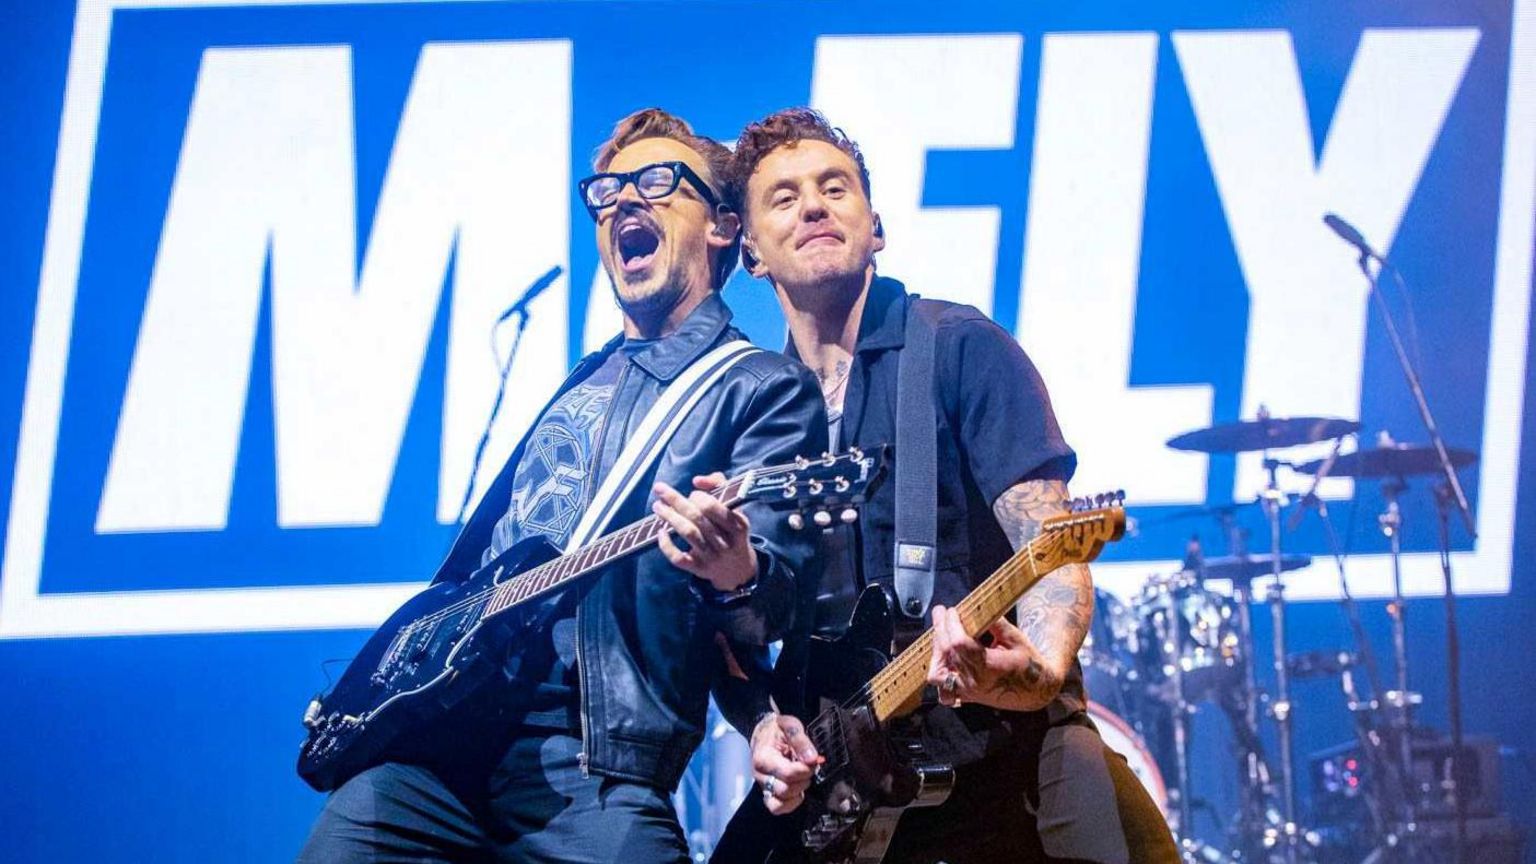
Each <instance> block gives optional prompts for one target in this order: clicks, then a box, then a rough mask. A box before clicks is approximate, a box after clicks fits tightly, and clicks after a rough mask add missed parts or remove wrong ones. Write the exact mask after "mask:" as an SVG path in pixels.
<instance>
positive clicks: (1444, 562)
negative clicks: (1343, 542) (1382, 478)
mask: <svg viewBox="0 0 1536 864" xmlns="http://www.w3.org/2000/svg"><path fill="white" fill-rule="evenodd" d="M1426 410H1428V409H1426ZM1435 440H1437V441H1438V440H1439V438H1438V436H1437V437H1436V439H1435ZM1440 449H1441V455H1442V456H1444V455H1445V454H1444V446H1443V445H1442V447H1441V448H1440ZM1455 478H1456V473H1455V472H1454V471H1452V472H1451V479H1452V480H1455ZM1460 491H1461V490H1460V488H1454V487H1452V486H1450V485H1449V484H1447V483H1438V484H1436V485H1435V511H1436V513H1437V514H1438V516H1439V522H1440V572H1441V573H1443V574H1444V576H1445V660H1446V666H1447V667H1448V669H1447V672H1446V685H1447V691H1448V693H1447V698H1448V700H1449V701H1450V719H1451V757H1450V759H1451V764H1450V766H1449V767H1450V770H1449V771H1447V772H1446V780H1445V787H1446V788H1445V792H1446V794H1447V795H1448V796H1449V797H1450V799H1451V804H1452V806H1453V807H1454V808H1455V811H1456V845H1455V847H1454V848H1455V850H1456V858H1455V860H1456V864H1461V862H1462V860H1463V857H1464V855H1465V854H1466V849H1467V801H1466V796H1464V795H1462V794H1461V793H1460V790H1459V788H1458V784H1460V782H1461V774H1460V773H1458V772H1459V770H1460V768H1461V758H1462V734H1461V733H1462V730H1461V633H1460V631H1459V630H1457V628H1456V589H1455V587H1454V586H1453V585H1452V584H1451V512H1450V511H1451V506H1452V505H1453V504H1455V503H1458V499H1457V497H1456V496H1457V494H1458V493H1459V492H1460ZM1459 503H1460V504H1461V506H1462V507H1463V508H1465V507H1466V500H1465V498H1461V499H1460V501H1459ZM1463 514H1465V510H1463ZM1474 536H1476V535H1474Z"/></svg>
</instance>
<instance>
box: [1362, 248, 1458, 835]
mask: <svg viewBox="0 0 1536 864" xmlns="http://www.w3.org/2000/svg"><path fill="white" fill-rule="evenodd" d="M1372 258H1375V259H1376V261H1377V263H1378V264H1379V265H1380V266H1379V267H1378V269H1377V272H1376V273H1372V272H1371V267H1370V262H1371V259H1372ZM1359 265H1360V272H1361V273H1364V274H1365V279H1366V282H1368V283H1369V284H1370V286H1371V298H1372V299H1373V300H1374V301H1375V303H1376V308H1377V310H1378V311H1380V312H1381V319H1382V322H1383V323H1384V324H1385V325H1386V328H1387V336H1388V338H1389V339H1390V341H1391V343H1392V351H1393V353H1394V354H1396V355H1397V362H1398V365H1399V366H1401V367H1402V369H1403V377H1404V378H1406V379H1407V381H1408V389H1409V390H1410V391H1411V392H1412V394H1413V400H1414V405H1415V406H1416V407H1417V408H1418V410H1419V419H1420V420H1422V421H1423V422H1424V428H1425V430H1426V431H1428V432H1429V440H1430V443H1431V444H1433V445H1434V448H1435V454H1436V456H1438V457H1439V461H1440V473H1441V475H1442V476H1443V477H1444V487H1445V490H1444V495H1443V496H1438V497H1443V498H1444V499H1445V500H1444V501H1442V502H1440V512H1441V531H1440V547H1441V548H1440V570H1441V573H1442V575H1443V576H1444V578H1445V609H1446V632H1445V642H1446V664H1447V670H1446V677H1447V681H1446V690H1447V695H1448V701H1449V703H1450V705H1449V708H1450V720H1451V756H1450V761H1449V765H1448V774H1449V777H1448V778H1447V780H1446V782H1445V787H1446V790H1445V791H1446V792H1447V793H1448V794H1449V795H1450V796H1451V801H1452V803H1453V804H1454V805H1455V809H1456V843H1455V847H1454V849H1455V857H1454V858H1453V860H1454V862H1455V864H1463V861H1464V859H1463V853H1464V851H1465V849H1466V838H1467V818H1466V805H1465V803H1464V802H1463V801H1462V796H1461V793H1460V790H1459V789H1458V788H1457V785H1458V781H1459V779H1460V776H1461V775H1460V762H1461V746H1462V741H1461V669H1460V665H1461V663H1460V661H1461V658H1460V650H1461V639H1460V636H1459V634H1458V633H1457V631H1456V612H1455V606H1456V594H1455V589H1454V588H1453V586H1452V581H1451V546H1450V540H1451V538H1450V525H1449V519H1450V517H1449V514H1448V512H1447V511H1448V510H1449V506H1450V504H1451V503H1454V504H1455V505H1456V509H1457V510H1458V511H1459V512H1460V513H1461V520H1462V524H1463V525H1464V526H1465V527H1466V529H1467V533H1468V534H1469V535H1471V537H1472V539H1473V540H1476V539H1477V526H1476V523H1475V522H1474V520H1473V519H1472V508H1471V507H1470V506H1469V505H1468V504H1467V495H1466V493H1465V492H1464V491H1463V490H1462V488H1461V481H1460V480H1459V479H1458V478H1457V477H1456V469H1455V467H1454V466H1452V465H1451V457H1450V454H1448V453H1447V452H1446V449H1445V440H1444V439H1443V438H1441V437H1440V427H1439V426H1437V425H1436V424H1435V418H1434V415H1433V414H1432V413H1431V412H1430V410H1429V402H1428V400H1426V399H1425V398H1424V387H1423V385H1422V383H1421V382H1420V381H1419V375H1418V372H1417V371H1415V370H1414V368H1413V363H1412V361H1410V360H1409V359H1408V352H1407V351H1406V350H1404V348H1403V338H1402V336H1401V335H1400V334H1399V333H1398V331H1397V325H1396V323H1395V322H1394V321H1393V320H1392V313H1391V312H1390V311H1388V309H1387V303H1386V299H1385V298H1384V297H1383V296H1382V293H1381V284H1380V274H1381V271H1382V270H1385V269H1386V268H1387V267H1389V266H1390V265H1389V264H1387V262H1386V259H1384V258H1382V257H1381V256H1379V255H1376V254H1375V253H1374V252H1372V251H1371V250H1370V249H1369V247H1365V246H1363V245H1362V246H1361V247H1360V260H1359ZM1438 497H1437V500H1438Z"/></svg>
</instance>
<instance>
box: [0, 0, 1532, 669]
mask: <svg viewBox="0 0 1536 864" xmlns="http://www.w3.org/2000/svg"><path fill="white" fill-rule="evenodd" d="M337 2H347V3H351V2H377V0H258V2H254V3H247V4H238V5H250V6H280V5H314V4H319V3H325V4H334V3H337ZM227 5H236V4H231V3H229V2H227V0H170V2H163V0H162V2H153V0H80V3H79V6H78V7H77V11H76V18H75V28H74V34H73V37H72V40H71V45H70V56H69V68H68V73H67V78H66V80H65V88H64V103H63V113H62V119H61V122H60V128H59V139H58V140H59V145H58V158H57V162H56V164H55V166H54V178H53V187H52V192H51V197H50V200H49V210H48V225H47V233H46V235H45V239H44V246H43V259H42V268H41V273H40V276H39V279H38V292H37V311H36V317H35V319H34V322H33V330H32V345H31V356H30V360H29V363H28V365H27V378H26V389H25V391H24V396H23V400H24V401H23V405H22V417H21V429H20V434H19V437H18V440H17V449H16V468H15V478H14V484H13V486H12V491H11V511H10V519H9V523H8V525H7V528H6V545H5V558H4V562H3V564H0V639H17V638H37V637H60V636H107V635H129V634H156V633H214V632H236V631H240V632H244V631H271V630H310V629H327V628H368V627H374V626H376V625H377V624H378V622H379V621H381V620H383V619H384V618H385V617H386V616H387V615H388V614H389V613H390V612H391V611H393V610H394V609H395V608H396V607H397V606H398V605H399V604H400V603H402V602H404V601H405V599H406V598H408V597H409V596H410V595H411V594H412V593H414V592H415V591H417V590H419V588H420V587H421V586H420V584H419V583H387V584H365V585H320V586H295V587H274V588H209V589H192V590H175V591H109V592H94V593H73V594H42V593H39V590H38V588H39V585H40V581H41V577H42V557H43V546H44V539H45V536H46V530H47V524H48V506H49V498H50V493H51V489H52V485H53V469H54V461H55V458H56V455H57V454H56V448H57V439H58V431H59V422H60V419H61V417H60V415H61V412H62V410H63V399H64V383H65V376H66V372H67V369H68V365H69V349H70V344H69V336H70V331H71V329H72V325H73V320H74V306H75V291H76V286H77V280H78V278H79V270H80V257H81V253H82V251H83V242H84V233H85V218H86V213H87V211H88V205H89V197H90V186H91V175H92V171H93V170H94V158H93V157H94V154H95V150H96V134H97V127H98V122H99V120H100V114H101V96H102V89H103V86H104V84H105V80H106V64H107V55H108V45H109V42H110V37H111V28H112V13H113V12H115V11H116V10H118V9H145V8H179V7H211V6H227ZM1503 170H1504V174H1503V178H1502V181H1501V186H1500V199H1501V203H1500V212H1499V224H1498V245H1497V250H1496V252H1495V256H1496V258H1495V270H1494V296H1493V312H1492V326H1491V333H1490V343H1489V360H1488V387H1487V396H1486V402H1485V407H1484V418H1483V445H1482V461H1481V463H1480V471H1481V479H1480V484H1479V489H1480V492H1479V507H1478V534H1479V535H1480V536H1479V539H1478V542H1477V548H1476V549H1475V550H1474V551H1471V552H1458V553H1455V554H1454V555H1453V556H1452V558H1453V561H1454V564H1455V567H1456V577H1457V584H1458V586H1461V587H1462V589H1463V590H1464V591H1466V592H1467V593H1479V594H1503V593H1508V591H1509V583H1510V571H1511V568H1512V566H1513V562H1512V561H1511V556H1512V554H1513V548H1514V532H1515V505H1516V493H1517V488H1516V482H1517V479H1518V474H1519V463H1520V427H1521V423H1522V421H1523V414H1524V400H1525V372H1526V369H1525V354H1526V339H1527V330H1528V323H1529V316H1530V300H1531V296H1530V295H1531V274H1532V245H1533V239H1536V236H1533V234H1536V232H1533V229H1536V0H1515V3H1514V8H1513V10H1512V19H1511V22H1510V68H1509V90H1508V101H1507V103H1506V119H1505V139H1504V160H1503ZM1174 566H1176V565H1174V564H1172V563H1171V562H1170V563H1168V564H1167V565H1166V566H1165V567H1164V568H1163V569H1165V570H1166V569H1171V568H1173V567H1174ZM1390 566H1391V562H1390V560H1389V559H1388V558H1387V556H1385V555H1356V556H1354V557H1353V558H1351V559H1350V577H1351V584H1352V587H1354V588H1355V590H1356V593H1357V594H1358V595H1360V596H1366V597H1369V596H1384V595H1385V594H1386V592H1387V589H1388V588H1389V587H1390V584H1391V570H1390ZM1403 568H1404V581H1405V583H1406V586H1407V589H1408V591H1409V593H1410V594H1413V595H1426V594H1436V593H1438V592H1439V587H1440V576H1439V566H1438V560H1437V556H1436V555H1435V554H1434V553H1413V554H1409V555H1405V556H1404V560H1403ZM1158 569H1159V565H1158V563H1157V562H1135V563H1114V564H1109V563H1102V564H1099V565H1096V566H1095V568H1094V570H1095V573H1096V574H1097V575H1098V578H1099V579H1100V581H1101V582H1103V583H1104V584H1105V585H1106V587H1108V588H1110V589H1111V590H1119V591H1120V592H1121V593H1125V592H1127V591H1131V590H1134V588H1135V587H1136V586H1138V585H1139V584H1140V581H1141V580H1142V578H1144V577H1145V576H1146V575H1147V574H1148V573H1149V572H1158ZM1334 580H1335V577H1334V575H1333V574H1332V572H1331V567H1322V566H1319V567H1313V568H1311V569H1309V570H1304V571H1298V572H1297V573H1294V574H1291V575H1290V576H1288V577H1287V585H1288V586H1289V589H1290V591H1289V593H1290V595H1291V596H1292V597H1293V598H1295V599H1308V598H1315V599H1321V598H1328V597H1336V596H1338V592H1337V587H1336V585H1335V584H1334Z"/></svg>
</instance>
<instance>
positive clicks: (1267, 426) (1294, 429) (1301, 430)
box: [1168, 417, 1360, 453]
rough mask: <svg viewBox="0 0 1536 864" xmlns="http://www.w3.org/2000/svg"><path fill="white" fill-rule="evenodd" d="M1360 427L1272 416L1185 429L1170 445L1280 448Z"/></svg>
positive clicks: (1221, 449) (1214, 449)
mask: <svg viewBox="0 0 1536 864" xmlns="http://www.w3.org/2000/svg"><path fill="white" fill-rule="evenodd" d="M1359 429H1360V424H1359V423H1356V422H1355V421H1353V420H1341V419H1339V418H1337V417H1270V418H1267V419H1261V420H1240V421H1238V422H1236V423H1222V424H1219V425H1216V426H1210V427H1208V428H1205V429H1196V430H1195V431H1193V432H1185V433H1184V434H1183V435H1175V436H1174V437H1172V438H1169V439H1168V446H1169V447H1172V448H1173V449H1175V450H1195V451H1198V452H1200V453H1241V452H1243V451H1245V450H1278V449H1280V448H1282V447H1295V446H1297V445H1299V444H1312V443H1314V442H1317V441H1327V440H1329V439H1330V438H1337V437H1339V436H1340V435H1348V434H1349V433H1351V432H1355V431H1358V430H1359Z"/></svg>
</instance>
